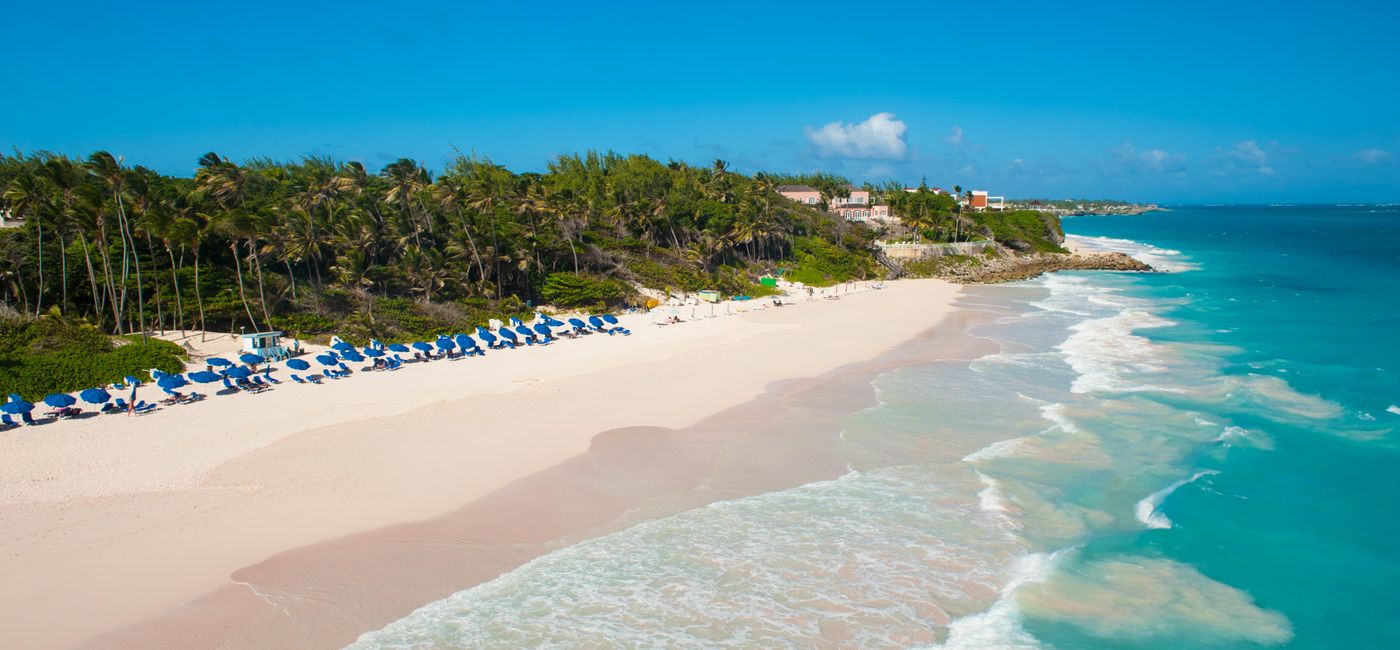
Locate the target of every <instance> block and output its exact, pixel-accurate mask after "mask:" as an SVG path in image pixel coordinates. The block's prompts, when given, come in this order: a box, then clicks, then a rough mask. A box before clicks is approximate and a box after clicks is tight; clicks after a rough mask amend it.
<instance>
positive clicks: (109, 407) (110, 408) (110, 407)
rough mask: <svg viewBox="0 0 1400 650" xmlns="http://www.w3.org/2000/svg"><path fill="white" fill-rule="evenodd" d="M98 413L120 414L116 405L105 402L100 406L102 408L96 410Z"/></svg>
mask: <svg viewBox="0 0 1400 650" xmlns="http://www.w3.org/2000/svg"><path fill="white" fill-rule="evenodd" d="M98 412H99V413H120V412H121V409H119V408H117V405H116V404H113V403H111V402H107V403H106V404H103V405H102V408H100V409H98Z"/></svg>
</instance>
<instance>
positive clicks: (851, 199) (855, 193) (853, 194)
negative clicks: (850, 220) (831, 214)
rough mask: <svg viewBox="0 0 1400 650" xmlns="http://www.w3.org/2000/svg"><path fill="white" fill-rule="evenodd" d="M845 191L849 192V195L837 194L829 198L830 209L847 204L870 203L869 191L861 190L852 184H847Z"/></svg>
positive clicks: (862, 204) (861, 204)
mask: <svg viewBox="0 0 1400 650" xmlns="http://www.w3.org/2000/svg"><path fill="white" fill-rule="evenodd" d="M846 191H847V192H850V196H838V197H835V198H833V199H831V207H832V209H835V208H840V207H844V206H848V205H860V206H866V205H870V192H867V191H865V190H862V189H860V188H858V187H856V186H854V185H847V186H846Z"/></svg>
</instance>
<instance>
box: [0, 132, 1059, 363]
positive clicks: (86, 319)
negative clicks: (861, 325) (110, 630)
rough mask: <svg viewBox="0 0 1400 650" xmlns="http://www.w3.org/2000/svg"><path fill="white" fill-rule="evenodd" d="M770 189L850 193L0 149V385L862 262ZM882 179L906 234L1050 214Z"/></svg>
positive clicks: (818, 214)
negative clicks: (263, 336)
mask: <svg viewBox="0 0 1400 650" xmlns="http://www.w3.org/2000/svg"><path fill="white" fill-rule="evenodd" d="M782 184H805V185H810V186H812V187H815V188H818V189H819V191H820V192H821V193H822V196H823V198H824V199H825V200H827V201H830V200H831V199H833V198H835V197H840V196H848V195H849V191H850V188H851V187H853V186H852V185H851V184H850V182H849V180H847V179H845V178H842V177H840V176H836V175H832V174H824V173H815V174H804V175H776V174H764V173H758V174H754V175H752V176H747V175H743V174H738V173H735V172H733V171H731V170H730V169H729V168H728V165H727V164H726V163H725V162H724V161H722V160H716V161H714V162H713V164H711V165H709V166H703V167H702V166H693V165H689V164H687V163H684V162H678V161H670V162H661V161H658V160H655V159H653V158H650V157H647V156H643V155H626V156H624V155H619V154H615V153H606V154H602V153H596V152H589V153H586V154H582V155H565V156H559V157H557V158H555V159H554V160H552V161H550V162H549V164H548V165H547V168H546V170H545V171H544V172H543V173H516V172H513V171H511V170H509V169H506V168H505V167H502V166H501V165H498V164H495V163H493V162H491V161H490V160H488V159H485V158H481V157H477V156H464V155H463V156H458V157H457V158H456V159H455V160H453V161H452V162H451V164H450V165H448V166H447V168H446V169H444V170H442V171H441V172H440V173H436V174H435V173H433V172H432V171H430V170H428V169H427V168H425V167H424V166H423V165H421V164H420V163H418V162H415V161H413V160H409V159H400V160H397V161H395V162H392V163H390V164H388V165H386V166H384V168H383V169H381V170H379V171H378V172H377V173H371V172H370V171H369V170H368V169H366V168H365V167H364V166H363V165H362V164H360V163H357V162H338V161H334V160H331V159H327V158H317V157H308V158H304V159H301V160H299V161H290V162H289V161H274V160H268V159H253V160H248V161H244V162H235V161H232V160H229V159H227V158H225V157H223V156H220V155H218V154H215V153H209V154H205V155H204V156H202V157H200V159H199V160H198V164H197V167H196V169H195V170H194V173H193V175H192V176H190V177H178V176H170V175H166V174H161V173H158V172H156V171H154V170H152V169H149V168H147V167H143V166H140V165H135V166H133V165H128V164H126V162H125V161H124V160H123V159H121V158H119V157H116V156H114V155H112V154H111V153H108V152H105V151H99V152H96V153H94V154H92V155H90V156H88V157H87V158H86V159H76V158H71V157H68V156H64V155H59V154H54V153H48V152H38V153H32V154H28V155H26V154H23V153H18V152H17V153H15V154H14V155H10V156H5V155H0V211H3V212H4V214H5V215H7V216H8V218H9V219H10V220H12V221H17V222H19V223H20V224H22V225H20V227H14V228H4V229H0V304H2V305H3V306H5V308H6V309H10V310H13V311H14V312H15V313H14V314H13V315H11V316H4V317H3V320H4V321H5V324H4V325H3V328H4V334H5V336H6V347H5V348H4V350H3V352H2V354H3V355H4V356H3V357H0V383H3V384H6V385H13V386H16V387H19V386H25V387H33V388H35V389H38V388H41V387H42V388H46V389H51V390H66V389H72V388H78V387H82V386H84V385H91V384H94V383H102V381H107V380H110V379H113V378H118V379H119V378H120V377H121V376H124V375H125V374H127V373H131V372H134V371H136V370H140V369H148V368H151V367H159V368H172V369H173V368H176V367H178V359H179V356H180V353H181V351H180V349H179V348H178V347H170V346H165V345H162V344H160V343H159V342H158V341H155V340H151V339H150V338H149V337H147V336H142V335H141V334H143V333H150V332H158V331H171V330H177V331H183V330H201V331H234V332H236V331H239V330H246V331H266V330H283V331H287V332H290V333H291V334H293V335H294V336H297V337H300V338H315V337H317V336H324V335H328V334H330V333H336V334H339V335H341V336H343V337H345V338H347V339H348V340H351V341H354V342H363V341H365V340H368V339H369V338H371V337H375V338H380V339H383V340H387V341H402V340H408V339H414V338H421V337H427V336H432V335H436V334H443V333H451V332H459V331H468V330H470V329H471V328H472V327H474V326H475V325H478V324H481V323H484V322H485V321H486V320H487V319H489V318H492V317H505V316H522V317H528V316H529V314H530V313H531V312H532V311H533V310H534V309H535V308H537V307H539V306H542V305H553V306H557V307H561V308H583V309H594V310H599V309H608V308H616V307H619V306H623V305H628V304H640V303H641V302H643V300H644V297H645V296H644V295H643V292H644V291H646V290H658V291H672V292H693V291H697V290H700V289H717V290H719V291H720V292H722V293H725V294H729V295H738V294H747V295H750V296H763V295H768V294H770V293H772V291H773V290H772V289H771V288H768V287H764V286H762V285H761V284H760V283H759V282H758V280H759V278H760V277H762V276H764V275H769V274H786V276H787V277H788V278H789V279H791V280H794V281H800V282H804V283H807V284H811V285H818V286H822V285H830V284H834V283H838V282H842V281H845V280H850V279H862V278H873V277H881V276H882V275H883V274H884V268H883V267H882V266H880V264H879V263H878V262H877V261H876V256H875V254H874V248H873V242H874V239H875V237H876V233H875V232H874V231H872V230H870V229H869V228H866V227H865V226H862V225H859V224H852V223H848V222H846V221H845V220H844V219H841V218H839V217H836V216H834V215H831V214H829V213H827V212H826V211H825V210H822V209H818V208H817V207H815V206H807V205H802V204H799V203H796V202H793V201H789V200H787V199H785V198H783V197H782V196H781V195H780V194H778V193H777V191H776V189H777V187H778V186H779V185H782ZM894 187H895V186H894V185H891V186H890V188H885V191H883V192H882V191H881V190H879V189H876V188H867V189H875V191H877V192H882V194H883V195H884V196H885V198H886V199H887V200H888V201H890V203H891V204H892V206H893V207H894V211H895V213H896V214H898V215H900V216H901V217H903V218H905V219H906V220H907V221H908V223H909V224H910V226H911V227H912V228H913V229H914V231H915V232H916V233H918V234H919V236H920V237H924V238H927V239H931V240H933V241H966V240H969V239H991V238H995V239H996V240H998V241H999V242H1003V243H1005V244H1006V245H1007V246H1009V247H1011V248H1013V249H1015V250H1023V251H1054V250H1059V248H1058V243H1057V242H1058V239H1057V235H1058V232H1059V230H1058V229H1059V223H1058V221H1057V220H1055V219H1054V217H1050V216H1048V215H1041V214H1039V213H1036V212H1016V213H1005V214H1001V213H997V214H993V213H976V214H963V213H962V212H961V209H960V208H959V206H958V203H957V201H956V200H955V199H954V198H953V197H950V196H947V195H946V194H940V193H936V192H932V191H930V190H928V188H927V186H926V185H925V186H922V187H921V188H920V189H919V190H918V191H916V192H904V191H903V190H902V188H900V189H899V191H893V190H892V189H891V188H894ZM959 189H960V188H959ZM36 328H37V329H36ZM55 328H57V329H55ZM108 336H110V337H116V338H111V339H109V338H104V337H108ZM132 341H134V342H135V343H131V342H132ZM82 359H90V360H91V361H90V363H87V366H88V367H84V368H83V369H81V370H78V369H76V368H77V366H81V365H83V362H82V361H81V360H82ZM65 360H66V361H65ZM64 364H68V366H65V365H64ZM41 366H42V367H45V368H48V370H42V371H41V370H39V368H40V367H41ZM69 366H71V368H69ZM64 368H69V369H64ZM35 373H38V374H35Z"/></svg>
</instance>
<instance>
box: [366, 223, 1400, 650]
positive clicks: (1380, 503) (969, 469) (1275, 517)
mask: <svg viewBox="0 0 1400 650" xmlns="http://www.w3.org/2000/svg"><path fill="white" fill-rule="evenodd" d="M1398 225H1400V214H1396V213H1395V212H1393V211H1392V212H1388V213H1387V212H1379V213H1377V212H1363V211H1359V210H1358V209H1356V208H1306V209H1304V208H1268V209H1265V208H1181V209H1178V210H1176V211H1174V212H1171V213H1167V214H1164V215H1149V216H1142V217H1113V218H1107V217H1102V218H1078V219H1071V220H1067V222H1066V228H1067V229H1068V230H1069V231H1070V232H1073V233H1078V234H1081V235H1088V236H1092V237H1093V238H1089V239H1084V240H1081V241H1082V242H1083V243H1084V244H1085V245H1087V246H1093V247H1099V248H1106V249H1114V250H1125V251H1130V252H1133V253H1134V254H1137V255H1139V256H1141V257H1143V258H1144V259H1146V260H1147V261H1149V263H1152V264H1153V265H1154V266H1156V267H1157V268H1159V269H1163V270H1168V271H1170V273H1162V274H1146V275H1144V274H1107V273H1064V274H1057V275H1052V276H1047V277H1045V278H1041V279H1038V280H1035V281H1030V282H1025V283H1018V284H1016V285H1001V286H988V287H976V288H972V289H970V290H969V291H968V292H967V294H966V295H965V296H964V298H963V299H962V302H963V303H964V304H966V305H967V306H969V307H970V308H975V309H982V310H988V311H991V312H994V313H997V314H999V315H1000V316H999V317H998V318H995V319H984V320H986V322H985V323H984V324H981V325H977V326H974V327H972V328H970V329H969V332H968V333H969V334H971V335H974V336H978V337H983V338H987V339H991V340H993V341H995V342H996V343H997V344H998V345H999V347H1000V350H1001V351H1000V352H999V353H997V354H992V355H989V356H985V357H982V358H980V359H977V360H975V361H972V362H933V363H929V362H918V363H910V364H908V365H904V366H902V367H899V368H897V369H894V370H892V371H889V372H884V373H882V374H880V375H879V376H877V377H875V379H874V380H873V386H874V388H875V391H876V394H877V396H878V404H877V405H875V406H872V407H870V408H866V409H863V410H860V411H858V412H856V413H853V414H848V415H839V416H833V417H839V418H840V419H841V422H840V424H841V427H840V435H839V436H838V437H837V438H836V439H835V440H834V441H833V442H831V443H830V444H831V445H833V448H832V449H829V450H826V452H825V453H831V454H835V455H836V456H837V457H838V458H840V459H842V460H843V462H844V463H845V465H846V466H847V467H848V468H849V471H848V472H847V473H846V474H845V475H844V476H841V477H840V478H837V479H834V480H827V481H819V482H816V483H809V484H806V485H802V486H799V487H795V488H791V489H785V490H781V491H777V492H769V493H764V494H758V495H755V496H742V497H738V498H732V499H728V500H722V501H717V502H713V503H710V504H709V505H705V506H702V507H697V508H691V509H687V510H684V511H682V512H679V513H677V514H672V515H669V516H665V517H662V518H660V519H655V520H652V521H646V522H643V523H639V524H636V525H633V526H630V527H627V528H625V529H622V530H619V531H617V532H612V533H610V534H607V535H604V536H602V537H597V538H594V539H590V540H586V541H582V542H579V543H576V544H573V545H570V546H567V547H565V548H562V549H560V550H557V551H554V552H552V553H549V554H547V555H544V556H542V557H540V558H538V559H536V560H534V561H532V562H530V563H528V564H526V565H524V566H522V567H520V568H518V569H516V570H514V571H511V572H509V573H507V574H505V575H503V576H501V577H500V578H498V579H496V580H493V581H491V582H488V583H485V584H481V585H478V586H475V587H473V588H470V589H466V590H464V591H461V592H458V593H457V594H454V595H453V596H451V597H449V598H447V599H444V600H442V601H438V602H435V603H429V604H426V605H424V606H423V607H422V608H420V609H419V610H417V611H415V612H414V613H413V614H411V615H410V616H408V617H406V618H404V619H402V620H400V621H397V622H395V623H393V624H391V625H389V626H387V627H386V628H384V629H383V630H380V631H376V632H371V633H367V634H366V635H364V636H363V637H361V639H360V640H359V641H358V642H357V643H356V647H363V648H388V647H462V646H471V647H520V646H528V645H583V646H623V647H634V646H657V645H668V646H669V645H676V646H706V647H708V646H746V647H747V646H763V647H771V646H794V647H807V646H814V645H816V646H822V645H828V646H848V647H947V648H985V647H1005V648H1037V647H1045V648H1055V647H1059V648H1080V647H1103V648H1118V647H1131V648H1175V647H1181V646H1182V645H1193V646H1200V645H1204V646H1210V647H1235V646H1239V647H1257V646H1258V645H1283V644H1287V645H1290V646H1292V647H1318V648H1322V647H1339V646H1341V647H1396V646H1397V645H1400V630H1397V628H1396V625H1397V624H1396V623H1395V622H1394V621H1396V620H1397V617H1396V616H1395V614H1396V609H1397V600H1396V598H1395V597H1394V596H1392V595H1390V592H1391V588H1390V585H1392V584H1394V581H1395V578H1397V577H1400V556H1397V552H1396V545H1395V544H1394V543H1393V541H1392V538H1393V534H1394V533H1395V532H1396V531H1395V530H1394V529H1395V524H1394V523H1393V522H1392V521H1391V519H1392V517H1391V515H1393V514H1394V513H1395V512H1397V508H1396V506H1397V505H1400V490H1397V489H1396V485H1395V480H1396V479H1395V478H1394V477H1396V476H1400V472H1397V471H1396V470H1397V469H1400V455H1397V452H1396V449H1395V445H1394V444H1393V442H1394V436H1393V428H1394V427H1395V425H1396V423H1397V422H1400V414H1397V413H1395V412H1394V411H1400V407H1396V408H1395V409H1394V410H1391V411H1388V410H1387V407H1389V406H1392V405H1394V404H1396V403H1397V402H1398V401H1400V381H1397V378H1396V376H1395V374H1394V372H1395V368H1396V363H1397V361H1398V360H1397V352H1396V351H1395V348H1394V345H1393V343H1394V341H1393V338H1392V336H1393V333H1394V332H1396V331H1400V327H1397V325H1400V310H1397V307H1396V306H1395V305H1394V304H1393V297H1392V296H1391V295H1390V293H1391V292H1392V291H1393V289H1392V284H1393V282H1394V281H1395V280H1396V279H1400V273H1397V268H1398V267H1397V259H1396V257H1395V256H1396V251H1397V250H1400V231H1398V230H1397V226H1398ZM706 489H707V490H709V491H710V492H711V493H714V494H716V495H723V494H725V492H726V490H724V489H722V486H717V485H715V484H710V485H707V486H706ZM721 498H722V496H721Z"/></svg>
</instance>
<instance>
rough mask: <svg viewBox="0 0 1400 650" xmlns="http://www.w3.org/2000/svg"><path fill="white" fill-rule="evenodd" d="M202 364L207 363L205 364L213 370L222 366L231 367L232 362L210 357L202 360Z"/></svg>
mask: <svg viewBox="0 0 1400 650" xmlns="http://www.w3.org/2000/svg"><path fill="white" fill-rule="evenodd" d="M204 363H207V364H209V365H211V366H214V367H215V368H219V367H222V366H231V365H233V362H232V361H229V360H228V359H220V358H219V357H211V358H208V359H205V360H204Z"/></svg>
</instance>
